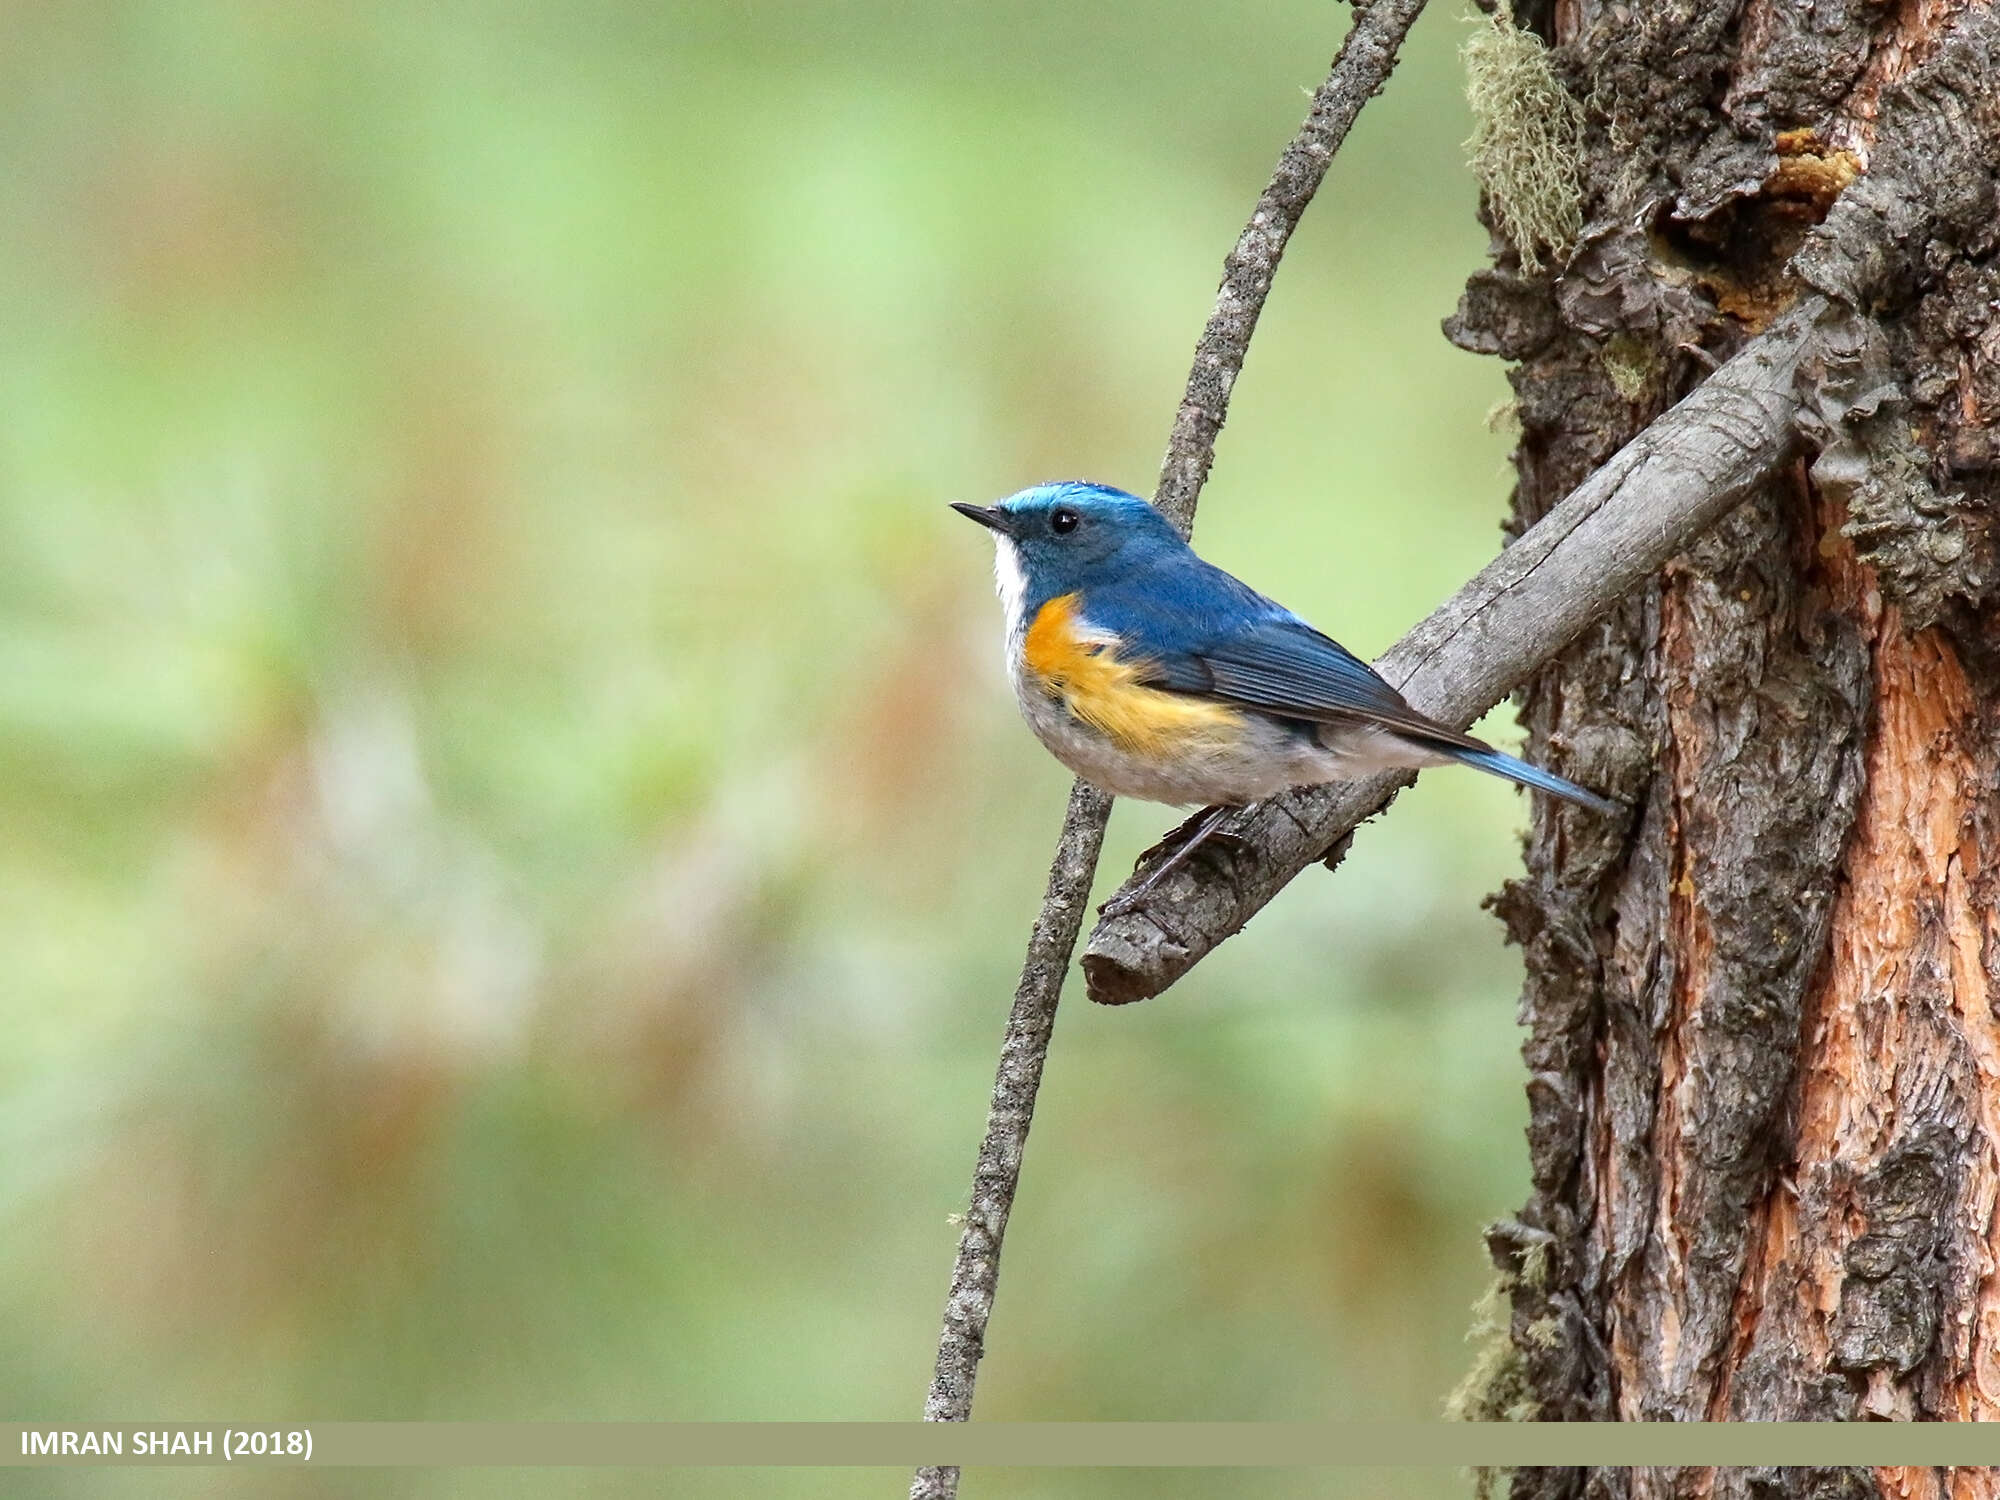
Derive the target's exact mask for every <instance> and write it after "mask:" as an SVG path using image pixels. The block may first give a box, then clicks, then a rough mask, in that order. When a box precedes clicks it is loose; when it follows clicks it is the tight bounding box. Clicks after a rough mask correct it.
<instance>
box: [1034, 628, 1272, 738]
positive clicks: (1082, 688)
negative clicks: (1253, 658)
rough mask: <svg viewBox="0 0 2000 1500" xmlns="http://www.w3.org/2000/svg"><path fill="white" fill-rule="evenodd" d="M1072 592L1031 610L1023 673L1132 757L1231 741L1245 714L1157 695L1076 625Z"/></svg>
mask: <svg viewBox="0 0 2000 1500" xmlns="http://www.w3.org/2000/svg"><path fill="white" fill-rule="evenodd" d="M1076 598H1077V596H1076V595H1075V594H1062V595H1059V596H1057V597H1056V598H1054V599H1051V600H1050V601H1049V602H1048V603H1047V604H1044V605H1043V606H1042V607H1041V609H1039V610H1038V611H1036V613H1035V620H1034V623H1033V624H1032V625H1030V626H1029V627H1028V635H1027V639H1026V640H1025V641H1023V642H1022V644H1021V660H1022V665H1023V666H1024V667H1025V668H1026V670H1027V671H1028V672H1029V673H1030V674H1031V675H1032V676H1033V677H1034V678H1035V679H1036V680H1037V682H1038V683H1039V684H1040V685H1041V686H1042V687H1043V688H1045V689H1046V690H1047V691H1048V692H1050V693H1053V694H1054V695H1055V696H1056V697H1058V698H1060V699H1062V701H1063V704H1064V706H1065V707H1067V708H1068V709H1069V711H1070V712H1071V713H1072V714H1074V715H1076V717H1077V718H1079V719H1081V720H1083V722H1084V723H1086V724H1088V725H1090V726H1091V727H1092V728H1093V729H1096V730H1099V731H1100V732H1102V733H1103V734H1105V735H1106V736H1108V737H1109V738H1110V740H1111V741H1112V743H1114V744H1115V745H1117V746H1118V748H1119V749H1121V750H1125V751H1128V752H1130V753H1131V754H1134V755H1165V754H1167V753H1169V752H1170V751H1172V750H1173V749H1174V748H1175V747H1176V746H1178V745H1184V744H1186V742H1187V741H1189V740H1191V739H1210V738H1222V739H1233V738H1234V737H1235V736H1234V733H1233V731H1235V730H1236V729H1238V728H1239V727H1240V726H1241V725H1242V723H1243V716H1242V715H1241V714H1239V713H1238V712H1237V711H1236V710H1235V709H1232V708H1226V707H1224V706H1223V705H1222V704H1219V703H1209V702H1206V701H1204V700H1202V699H1200V698H1191V697H1189V696H1187V695H1186V694H1183V693H1167V692H1162V691H1161V690H1160V689H1158V688H1155V687H1148V686H1146V685H1145V684H1144V683H1143V682H1141V681H1140V680H1139V676H1140V673H1139V668H1138V667H1137V666H1135V665H1134V664H1133V663H1131V662H1129V661H1121V660H1119V657H1118V653H1117V650H1116V647H1115V645H1114V643H1112V642H1110V641H1107V640H1105V639H1102V638H1099V637H1093V636H1091V635H1090V634H1089V633H1087V632H1086V631H1085V630H1083V629H1082V628H1081V627H1080V624H1079V621H1078V619H1077V610H1076Z"/></svg>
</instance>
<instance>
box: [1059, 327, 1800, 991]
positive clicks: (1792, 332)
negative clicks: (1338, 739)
mask: <svg viewBox="0 0 2000 1500" xmlns="http://www.w3.org/2000/svg"><path fill="white" fill-rule="evenodd" d="M1826 308H1827V303H1826V301H1825V300H1824V299H1823V298H1819V297H1813V298H1811V299H1809V300H1808V301H1807V302H1805V303H1804V304H1802V305H1801V306H1799V307H1798V308H1795V309H1794V310H1793V311H1792V312H1790V313H1788V314H1786V315H1785V317H1783V318H1782V319H1780V320H1779V321H1778V322H1777V323H1775V324H1774V325H1772V327H1771V328H1770V329H1769V330H1768V331H1766V332H1765V333H1764V334H1762V335H1761V336H1759V337H1758V338H1756V339H1754V340H1753V341H1751V343H1749V344H1748V345H1746V346H1745V347H1744V348H1743V350H1742V351H1741V352H1740V353H1738V354H1737V355H1736V357H1735V358H1734V359H1732V360H1730V361H1729V362H1728V363H1727V364H1725V365H1724V366H1723V367H1722V368H1721V369H1720V370H1718V371H1717V372H1716V373H1715V374H1714V375H1712V376H1711V377H1710V378H1709V379H1708V380H1707V381H1706V382H1704V383H1703V384H1702V385H1701V386H1700V387H1699V388H1698V389H1696V390H1695V391H1694V392H1693V393H1692V394H1690V395H1689V396H1687V397H1686V398H1685V399H1684V400H1682V401H1681V402H1680V404H1679V405H1677V406H1675V407H1674V408H1673V409H1672V410H1671V411H1669V412H1667V413H1666V414H1665V415H1664V416H1662V417H1661V418H1660V419H1659V420H1658V421H1656V422H1654V423H1653V424H1652V425H1651V426H1650V427H1648V428H1647V429H1646V430H1645V431H1644V432H1642V433H1640V434H1639V435H1638V436H1637V437H1635V438H1634V439H1633V440H1632V441H1631V442H1629V443H1627V444H1626V445H1625V446H1624V447H1623V448H1621V449H1620V450H1619V451H1618V452H1617V454H1615V455H1614V456H1613V457H1612V459H1611V461H1610V462H1609V463H1607V464H1606V465H1605V466H1604V467H1603V468H1601V469H1599V470H1598V471H1597V472H1596V473H1595V474H1593V475H1592V476H1591V477H1590V478H1589V479H1587V480H1586V481H1584V483H1583V484H1581V485H1580V486H1578V487H1577V489H1576V490H1575V491H1573V492H1572V493H1571V494H1570V496H1569V498H1568V499H1566V500H1564V501H1563V502H1562V503H1561V504H1560V505H1558V506H1557V507H1556V508H1555V509H1554V510H1552V511H1550V512H1549V513H1548V515H1546V516H1544V517H1543V518H1542V520H1541V521H1540V522H1539V523H1538V524H1537V525H1535V526H1534V527H1532V528H1530V529H1529V531H1528V532H1527V534H1526V535H1524V536H1522V537H1521V538H1520V539H1519V540H1518V541H1516V542H1515V543H1514V544H1513V545H1512V546H1511V547H1508V548H1507V549H1506V550H1505V551H1504V552H1502V553H1501V554H1500V555H1499V556H1498V557H1497V558H1495V559H1494V560H1493V561H1492V562H1491V563H1489V564H1488V565H1487V566H1486V568H1485V569H1484V570H1483V571H1481V573H1480V574H1479V576H1478V577H1476V578H1474V579H1473V580H1472V581H1471V582H1470V583H1468V584H1467V585H1466V586H1465V587H1464V588H1463V589H1461V590H1459V592H1458V594H1457V595H1456V596H1455V597H1454V598H1453V599H1451V600H1450V601H1449V602H1447V603H1446V604H1445V605H1444V606H1443V607H1442V608H1441V609H1439V610H1438V611H1437V612H1436V613H1435V614H1433V615H1432V616H1431V617H1430V618H1429V619H1427V620H1425V621H1424V622H1423V623H1422V624H1421V625H1419V626H1417V628H1416V629H1414V630H1412V631H1411V632H1410V633H1409V634H1408V635H1406V636H1404V637H1403V639H1402V640H1400V641H1398V642H1397V643H1396V645H1395V646H1393V647H1392V648H1391V649H1390V650H1389V652H1388V653H1387V654H1386V655H1385V656H1384V657H1383V658H1382V659H1381V661H1380V662H1378V663H1377V666H1378V668H1379V669H1380V671H1381V672H1382V675H1383V676H1385V677H1387V678H1388V679H1389V680H1390V681H1391V682H1393V683H1396V684H1397V685H1398V686H1399V687H1400V688H1401V689H1402V691H1403V694H1404V696H1405V697H1407V698H1408V699H1409V700H1410V702H1411V703H1412V704H1413V705H1415V706H1416V707H1417V708H1419V709H1421V710H1422V711H1423V712H1425V713H1427V714H1430V715H1431V716H1432V717H1434V718H1438V719H1442V720H1443V721H1444V722H1446V723H1447V724H1451V725H1453V726H1456V727H1463V726H1465V725H1467V724H1470V723H1471V722H1472V721H1473V720H1474V719H1476V718H1478V717H1479V716H1480V715H1481V714H1482V713H1484V712H1485V711H1486V710H1487V709H1489V708H1491V707H1492V706H1493V705H1494V704H1496V703H1498V702H1499V701H1500V700H1501V699H1502V698H1504V697H1505V696H1506V695H1507V694H1508V693H1509V692H1511V691H1512V690H1513V688H1514V687H1515V686H1516V685H1517V684H1519V683H1521V682H1523V681H1525V680H1526V679H1527V677H1528V676H1529V675H1530V674H1532V673H1533V672H1534V671H1535V670H1536V669H1537V668H1538V667H1540V666H1541V665H1542V664H1543V663H1544V662H1546V661H1548V660H1549V659H1550V658H1551V657H1553V656H1554V655H1555V654H1556V653H1557V652H1559V651H1560V650H1562V649H1563V647H1565V646H1566V645H1568V644H1569V643H1570V642H1571V641H1572V640H1574V639H1575V638H1576V637H1577V636H1578V635H1579V634H1580V633H1581V632H1582V631H1584V630H1585V629H1586V628H1588V627H1589V626H1590V625H1591V624H1592V622H1594V621H1595V620H1597V619H1598V618H1599V617H1600V616H1602V615H1603V614H1604V613H1605V612H1606V611H1608V610H1609V609H1610V608H1611V607H1612V606H1613V605H1614V604H1616V603H1617V602H1618V600H1619V599H1620V598H1622V597H1623V596H1624V595H1625V594H1626V592H1627V591H1628V590H1630V589H1631V588H1632V587H1634V586H1635V585H1636V584H1638V583H1639V582H1640V581H1641V580H1643V579H1645V578H1646V577H1648V576H1650V575H1651V574H1652V573H1654V572H1656V571H1657V570H1658V569H1659V568H1661V567H1662V566H1663V565H1665V563H1666V562H1667V560H1668V559H1669V558H1671V557H1673V556H1674V554H1676V553H1677V552H1679V551H1681V550H1682V549H1683V548H1684V547H1686V546H1687V544H1688V543H1689V542H1690V541H1691V540H1692V539H1693V538H1694V537H1695V536H1697V535H1698V534H1699V533H1700V532H1702V531H1703V530H1705V529H1706V528H1707V527H1708V526H1710V525H1712V524H1713V523H1714V522H1715V521H1717V520H1719V519H1720V518H1721V517H1722V516H1723V515H1724V514H1725V513H1726V512H1727V511H1728V510H1729V509H1730V508H1731V507H1732V506H1733V505H1735V504H1736V502H1737V501H1738V500H1740V499H1742V498H1743V496H1744V494H1745V492H1746V491H1748V490H1749V489H1751V488H1752V487H1753V486H1755V485H1756V484H1757V483H1758V482H1759V481H1761V480H1763V479H1764V478H1766V477H1767V476H1769V475H1770V474H1771V473H1772V472H1773V471H1774V470H1776V469H1777V468H1778V467H1779V466H1780V465H1782V464H1784V463H1785V462H1787V461H1788V460H1789V459H1790V458H1791V456H1792V455H1793V453H1794V452H1796V451H1797V446H1798V438H1797V433H1796V429H1795V427H1794V419H1795V417H1796V416H1797V414H1798V411H1799V396H1798V394H1797V390H1796V387H1797V383H1798V376H1799V373H1800V364H1801V362H1802V360H1804V359H1805V357H1806V354H1807V351H1808V349H1809V348H1810V347H1811V346H1812V345H1813V344H1814V343H1815V333H1816V324H1817V322H1818V320H1819V318H1820V315H1821V314H1822V312H1824V311H1825V310H1826ZM1413 779H1414V777H1413V776H1412V775H1411V774H1410V773H1409V772H1405V771H1394V772H1386V773H1383V774H1379V775H1375V776H1371V777H1369V778H1368V779H1366V780H1363V781H1352V782H1336V783H1332V784H1330V785H1327V786H1318V787H1307V788H1303V789H1301V790H1299V791H1295V792H1291V793H1287V794H1286V795H1284V796H1282V797H1276V798H1273V799H1271V800H1270V801H1267V802H1263V803H1259V804H1257V805H1256V806H1254V807H1250V808H1246V809H1244V810H1243V812H1241V813H1239V814H1238V815H1237V816H1236V817H1234V818H1232V819H1231V820H1230V821H1229V822H1227V823H1225V824H1224V825H1223V831H1224V832H1226V833H1229V834H1232V835H1234V839H1233V840H1230V839H1212V840H1210V842H1209V844H1208V846H1207V847H1206V848H1205V849H1204V851H1203V853H1202V854H1201V855H1198V856H1197V857H1196V858H1194V859H1192V860H1190V861H1189V862H1188V864H1187V865H1185V866H1183V867H1182V869H1181V870H1179V871H1177V872H1175V873H1174V874H1173V875H1171V876H1169V877H1168V878H1167V879H1166V880H1165V881H1163V882H1162V883H1161V884H1160V885H1159V886H1157V887H1155V888H1154V890H1153V891H1151V892H1150V893H1149V894H1148V896H1147V897H1146V898H1145V899H1144V900H1143V901H1142V902H1141V903H1139V904H1137V905H1135V906H1133V907H1132V908H1131V909H1130V910H1128V911H1126V912H1124V913H1122V914H1120V915H1118V916H1114V917H1108V918H1106V919H1105V920H1104V921H1102V922H1100V923H1099V924H1098V927H1097V930H1096V931H1095V932H1094V933H1092V934H1091V939H1090V946H1089V947H1088V949H1087V950H1086V951H1085V953H1084V958H1083V970H1084V977H1085V981H1086V983H1087V985H1088V988H1089V994H1090V998H1091V999H1093V1000H1096V1001H1098V1002H1100V1003H1102V1004H1106V1005H1122V1004H1125V1003H1127V1002H1129V1001H1133V1000H1144V999H1146V998H1148V997H1149V996H1152V995H1157V994H1159V993H1160V992H1161V991H1162V990H1164V989H1166V988H1167V987H1168V986H1169V985H1171V984H1173V983H1174V982H1175V981H1176V980H1177V979H1179V978H1180V977H1181V976H1182V975H1183V974H1185V973H1187V971H1188V970H1189V969H1191V968H1193V967H1194V965H1195V964H1197V963H1199V962H1200V961H1201V959H1202V958H1203V957H1204V956H1205V955H1206V954H1207V953H1208V952H1209V951H1210V950H1211V949H1213V948H1214V947H1215V946H1216V945H1217V944H1218V943H1221V942H1222V941H1224V940H1225V939H1227V938H1228V937H1229V936H1230V935H1231V934H1233V933H1235V932H1236V931H1238V930H1239V929H1240V928H1241V927H1242V926H1243V924H1244V923H1245V922H1248V921H1249V920H1250V918H1251V917H1252V916H1254V915H1256V913H1257V912H1258V910H1259V909H1261V908H1262V907H1263V905H1264V903H1265V902H1267V901H1269V900H1270V899H1271V898H1272V897H1273V896H1275V895H1276V894H1277V893H1278V892H1279V891H1280V890H1281V889H1282V888H1283V887H1284V886H1285V884H1286V883H1287V882H1289V881H1290V880H1291V879H1292V877H1293V876H1294V875H1297V874H1298V873H1299V872H1300V871H1301V870H1303V869H1304V868H1305V867H1306V866H1307V865H1309V864H1312V863H1313V862H1314V861H1316V860H1327V861H1328V862H1329V863H1332V862H1333V861H1335V860H1337V859H1338V858H1339V856H1340V854H1342V853H1344V852H1345V840H1347V839H1348V837H1349V836H1350V835H1352V833H1353V832H1354V829H1355V828H1356V827H1357V826H1358V825H1359V824H1360V823H1362V822H1363V821H1364V820H1366V819H1368V818H1370V817H1373V816H1374V815H1375V814H1376V813H1378V812H1380V811H1381V810H1382V809H1383V808H1384V807H1386V806H1387V805H1388V803H1389V801H1390V800H1391V799H1392V798H1393V797H1394V796H1395V795H1396V793H1397V792H1398V791H1400V790H1401V789H1402V788H1403V787H1405V786H1407V785H1409V784H1410V782H1411V781H1412V780H1413ZM1218 844H1220V845H1221V846H1222V847H1221V848H1220V849H1218V848H1217V845H1218ZM1209 850H1215V851H1216V852H1215V853H1214V854H1212V855H1211V854H1210V853H1209V852H1208V851H1209ZM1137 878H1138V876H1137V874H1136V873H1135V875H1134V879H1135V880H1136V879H1137ZM1129 883H1130V882H1128V884H1129ZM1114 899H1115V898H1114Z"/></svg>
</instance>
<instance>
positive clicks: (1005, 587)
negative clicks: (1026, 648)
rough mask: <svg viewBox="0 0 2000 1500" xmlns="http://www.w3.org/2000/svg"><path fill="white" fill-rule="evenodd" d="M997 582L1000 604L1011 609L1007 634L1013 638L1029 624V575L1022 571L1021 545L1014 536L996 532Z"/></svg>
mask: <svg viewBox="0 0 2000 1500" xmlns="http://www.w3.org/2000/svg"><path fill="white" fill-rule="evenodd" d="M993 582H994V586H995V587H996V588H997V589H998V590H999V594H1000V606H1001V608H1002V609H1004V610H1006V612H1007V634H1008V636H1009V637H1010V638H1011V637H1013V636H1016V635H1019V634H1020V633H1021V632H1022V631H1024V630H1026V629H1027V628H1028V622H1027V620H1026V619H1025V618H1024V612H1025V611H1026V609H1027V605H1028V576H1027V574H1025V573H1023V572H1022V571H1021V549H1020V548H1019V547H1016V546H1015V545H1014V539H1013V538H1012V537H1010V536H1002V535H1001V534H1000V533H999V532H997V531H996V532H995V533H994V534H993Z"/></svg>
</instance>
